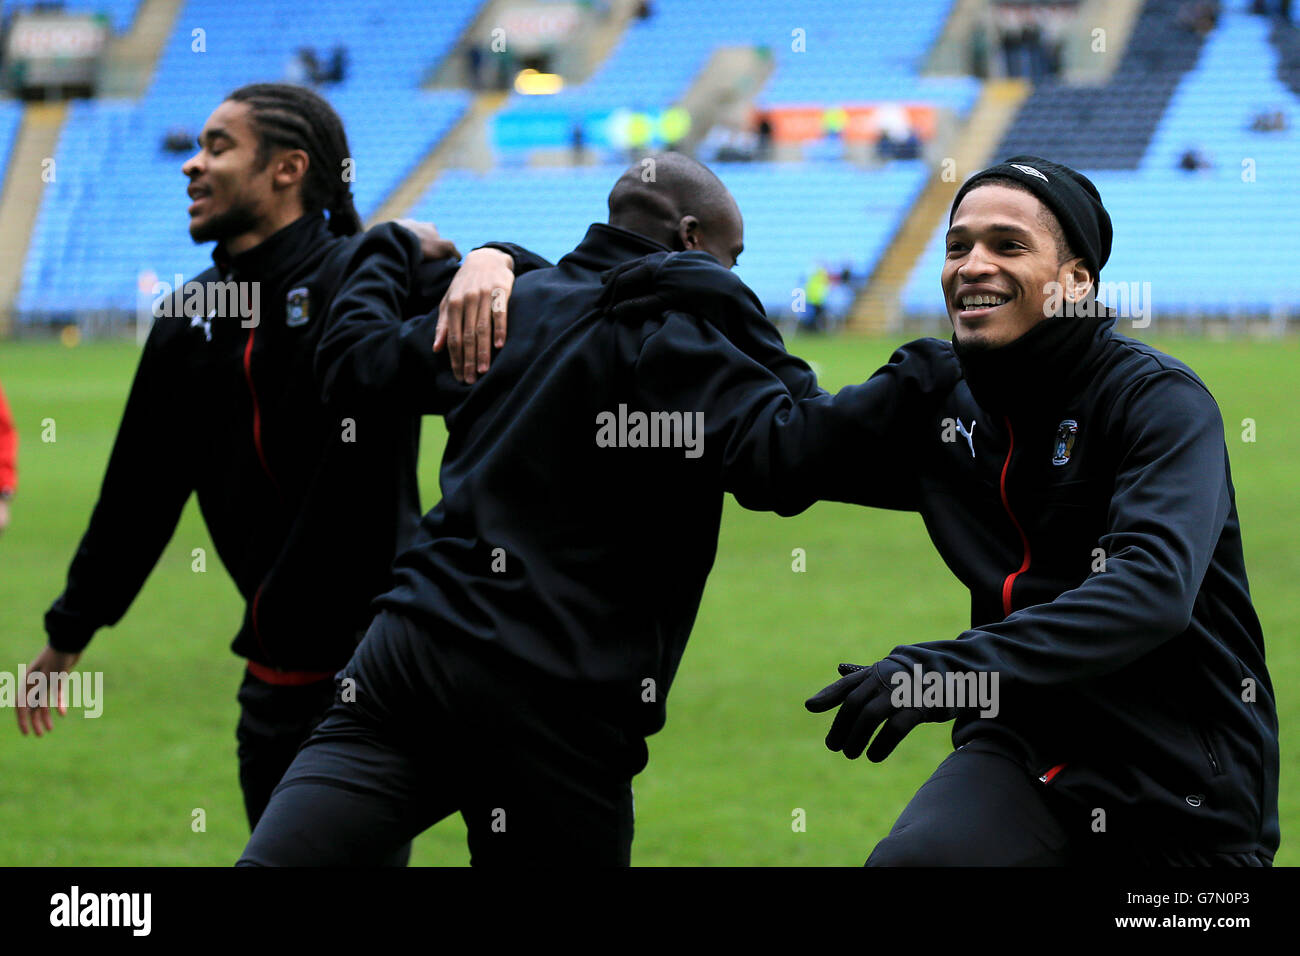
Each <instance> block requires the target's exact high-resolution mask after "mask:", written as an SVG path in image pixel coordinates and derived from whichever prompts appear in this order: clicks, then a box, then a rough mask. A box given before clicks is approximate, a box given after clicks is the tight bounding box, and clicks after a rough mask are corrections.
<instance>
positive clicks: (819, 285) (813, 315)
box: [799, 262, 831, 332]
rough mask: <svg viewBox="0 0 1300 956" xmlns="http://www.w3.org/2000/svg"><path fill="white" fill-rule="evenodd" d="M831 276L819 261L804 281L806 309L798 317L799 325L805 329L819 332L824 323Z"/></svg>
mask: <svg viewBox="0 0 1300 956" xmlns="http://www.w3.org/2000/svg"><path fill="white" fill-rule="evenodd" d="M830 284H831V277H830V273H828V272H827V271H826V267H825V266H824V265H822V264H821V263H820V262H819V263H818V264H817V266H816V268H814V269H813V271H812V273H811V274H810V275H809V276H808V281H807V282H805V283H804V298H805V305H806V309H805V310H804V313H803V315H802V316H800V317H799V325H800V327H801V328H803V329H804V330H806V331H810V332H820V331H821V330H822V328H823V326H824V323H825V315H824V313H825V310H826V295H827V293H828V292H829V291H830Z"/></svg>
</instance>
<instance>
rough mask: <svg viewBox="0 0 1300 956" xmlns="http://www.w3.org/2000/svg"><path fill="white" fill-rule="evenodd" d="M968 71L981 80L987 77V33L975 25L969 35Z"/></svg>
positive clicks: (982, 26)
mask: <svg viewBox="0 0 1300 956" xmlns="http://www.w3.org/2000/svg"><path fill="white" fill-rule="evenodd" d="M970 71H971V73H972V74H973V75H975V76H976V77H978V78H979V79H981V80H986V79H988V75H989V33H988V30H986V29H985V28H984V24H982V23H977V24H975V28H974V29H973V30H971V34H970Z"/></svg>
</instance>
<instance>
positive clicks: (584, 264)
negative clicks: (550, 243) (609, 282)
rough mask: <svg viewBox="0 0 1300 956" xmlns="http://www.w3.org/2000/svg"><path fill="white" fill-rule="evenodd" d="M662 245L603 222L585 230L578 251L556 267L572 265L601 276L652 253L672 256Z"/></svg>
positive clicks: (669, 250) (574, 251) (562, 260)
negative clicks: (666, 253) (618, 266)
mask: <svg viewBox="0 0 1300 956" xmlns="http://www.w3.org/2000/svg"><path fill="white" fill-rule="evenodd" d="M671 251H672V250H671V249H669V248H668V247H667V246H665V245H664V244H663V243H661V242H656V241H655V240H653V239H649V238H647V237H645V236H642V235H640V234H638V233H635V232H629V231H628V230H626V229H622V228H620V227H618V226H610V225H607V224H605V223H603V222H594V223H592V224H591V225H590V226H588V227H587V235H586V236H584V237H583V240H582V242H580V243H578V245H577V248H575V249H574V250H573V251H572V252H570V253H569V254H568V255H567V256H565V257H564V258H563V259H561V260H560V261H559V265H565V264H569V265H574V266H577V267H578V268H579V269H588V270H591V271H592V272H604V271H605V270H606V269H612V268H613V267H614V266H617V265H621V264H622V263H624V262H627V261H629V260H631V259H640V258H641V257H642V256H646V255H650V254H651V253H654V252H671Z"/></svg>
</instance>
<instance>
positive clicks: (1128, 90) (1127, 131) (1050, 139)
mask: <svg viewBox="0 0 1300 956" xmlns="http://www.w3.org/2000/svg"><path fill="white" fill-rule="evenodd" d="M1183 6H1184V2H1183V0H1147V2H1146V3H1145V4H1144V5H1143V8H1142V13H1141V15H1140V16H1139V17H1138V21H1137V24H1136V25H1135V26H1134V28H1133V32H1132V34H1131V35H1130V39H1129V44H1128V47H1127V49H1125V51H1124V53H1123V55H1122V56H1121V58H1120V62H1119V65H1118V67H1116V70H1115V73H1114V75H1113V76H1112V77H1111V79H1110V82H1108V83H1106V84H1105V85H1103V86H1100V87H1094V86H1079V87H1075V86H1069V85H1066V84H1064V83H1062V82H1060V81H1057V80H1049V81H1046V82H1043V83H1041V84H1039V86H1038V87H1037V88H1036V89H1035V90H1034V92H1033V93H1032V94H1031V95H1030V97H1029V99H1028V100H1026V101H1025V103H1024V105H1023V106H1022V107H1021V109H1020V114H1019V115H1018V116H1017V117H1016V121H1015V123H1014V124H1012V127H1011V129H1010V130H1008V131H1007V135H1006V136H1005V137H1004V138H1003V140H1002V145H1001V146H1000V147H999V148H998V150H997V155H999V156H1011V155H1014V154H1016V153H1032V154H1034V155H1037V156H1042V155H1045V154H1046V153H1047V152H1048V151H1050V152H1051V153H1052V155H1053V156H1054V157H1055V158H1056V161H1057V162H1060V163H1064V164H1065V165H1067V166H1073V167H1074V168H1076V169H1135V168H1136V167H1137V165H1138V162H1139V161H1140V160H1141V158H1142V155H1143V153H1144V152H1145V150H1146V146H1147V143H1148V141H1149V140H1150V138H1151V136H1152V134H1153V133H1154V132H1155V129H1156V125H1157V124H1158V123H1159V122H1160V117H1161V116H1162V115H1163V114H1164V111H1165V109H1166V107H1167V106H1168V104H1169V99H1170V97H1171V96H1172V95H1173V92H1174V90H1175V88H1176V87H1177V86H1178V82H1179V80H1180V79H1181V78H1182V76H1183V74H1184V73H1185V72H1186V71H1187V70H1189V69H1191V67H1192V66H1193V64H1195V63H1196V58H1197V56H1198V55H1199V54H1200V50H1201V36H1200V35H1199V34H1198V33H1196V32H1195V31H1194V30H1191V29H1189V28H1184V27H1179V26H1176V25H1175V24H1176V22H1177V19H1178V13H1179V10H1180V9H1181V8H1182V7H1183Z"/></svg>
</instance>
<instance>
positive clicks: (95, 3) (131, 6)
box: [4, 0, 140, 33]
mask: <svg viewBox="0 0 1300 956" xmlns="http://www.w3.org/2000/svg"><path fill="white" fill-rule="evenodd" d="M139 6H140V0H58V2H50V0H11V2H9V3H6V4H4V15H5V16H8V15H9V14H10V13H13V12H17V11H20V10H33V9H35V8H37V7H41V8H46V9H50V8H54V9H58V10H61V11H64V12H67V13H99V14H103V15H104V16H105V17H107V18H108V22H109V24H110V25H111V26H112V28H113V32H115V33H125V32H126V31H127V30H129V29H131V21H132V20H134V19H135V11H136V8H137V7H139Z"/></svg>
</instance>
